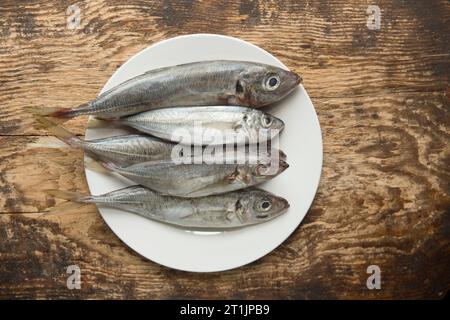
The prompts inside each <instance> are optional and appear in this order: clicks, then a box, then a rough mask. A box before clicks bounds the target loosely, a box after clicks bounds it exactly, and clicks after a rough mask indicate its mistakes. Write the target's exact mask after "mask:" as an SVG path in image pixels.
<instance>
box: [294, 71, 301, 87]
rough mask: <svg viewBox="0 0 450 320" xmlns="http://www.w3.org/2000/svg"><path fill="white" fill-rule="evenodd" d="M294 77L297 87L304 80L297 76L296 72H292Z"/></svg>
mask: <svg viewBox="0 0 450 320" xmlns="http://www.w3.org/2000/svg"><path fill="white" fill-rule="evenodd" d="M292 75H293V79H294V83H295V85H297V86H298V85H299V84H300V83H301V82H302V81H303V78H302V77H301V76H300V75H298V74H296V73H295V72H292Z"/></svg>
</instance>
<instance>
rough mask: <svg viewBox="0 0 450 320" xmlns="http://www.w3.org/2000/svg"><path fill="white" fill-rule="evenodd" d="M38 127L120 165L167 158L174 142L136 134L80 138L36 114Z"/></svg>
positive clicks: (100, 157) (90, 154)
mask: <svg viewBox="0 0 450 320" xmlns="http://www.w3.org/2000/svg"><path fill="white" fill-rule="evenodd" d="M36 120H37V121H38V123H39V124H40V127H42V128H44V129H46V130H48V131H50V132H51V133H52V134H54V135H55V137H56V138H58V139H60V140H61V141H63V142H64V143H66V144H68V145H69V146H71V147H74V148H77V149H83V150H84V151H85V153H86V154H87V155H89V156H90V157H93V158H95V159H99V160H102V161H114V162H115V163H117V164H120V165H132V164H136V163H141V162H147V161H157V160H170V159H171V158H172V156H175V155H172V151H173V150H174V147H175V144H174V143H171V142H168V141H164V140H161V139H159V138H156V137H152V136H148V135H139V134H128V135H120V136H112V137H107V138H101V139H92V140H83V139H80V138H79V137H77V136H76V135H75V134H73V133H72V132H70V131H68V130H67V129H65V128H64V127H62V126H60V125H59V124H58V123H55V122H53V121H51V120H50V119H49V118H45V117H42V116H36Z"/></svg>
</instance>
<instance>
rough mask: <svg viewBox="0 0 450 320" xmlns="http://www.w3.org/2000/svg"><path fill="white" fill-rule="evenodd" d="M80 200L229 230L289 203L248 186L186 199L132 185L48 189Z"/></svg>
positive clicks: (279, 210) (176, 223)
mask: <svg viewBox="0 0 450 320" xmlns="http://www.w3.org/2000/svg"><path fill="white" fill-rule="evenodd" d="M47 193H49V194H51V195H53V196H55V197H58V198H62V199H66V200H71V201H75V202H79V203H96V204H99V205H105V206H108V207H112V208H116V209H120V210H124V211H128V212H132V213H136V214H138V215H141V216H143V217H145V218H149V219H152V220H156V221H159V222H164V223H168V224H171V225H174V226H178V227H183V228H188V229H200V230H227V229H233V228H240V227H245V226H250V225H255V224H260V223H263V222H266V221H269V220H272V219H274V218H276V217H278V216H279V215H281V214H283V213H284V212H286V210H287V209H288V208H289V203H288V202H287V201H286V200H285V199H283V198H281V197H278V196H275V195H273V194H272V193H270V192H267V191H264V190H260V189H256V188H248V189H245V190H241V191H234V192H229V193H225V194H222V195H219V196H206V197H200V198H193V199H185V198H179V197H173V196H167V195H161V194H159V193H157V192H154V191H152V190H150V189H147V188H144V187H142V186H131V187H126V188H123V189H120V190H116V191H112V192H109V193H106V194H103V195H98V196H84V195H81V194H79V193H74V192H67V191H59V190H47Z"/></svg>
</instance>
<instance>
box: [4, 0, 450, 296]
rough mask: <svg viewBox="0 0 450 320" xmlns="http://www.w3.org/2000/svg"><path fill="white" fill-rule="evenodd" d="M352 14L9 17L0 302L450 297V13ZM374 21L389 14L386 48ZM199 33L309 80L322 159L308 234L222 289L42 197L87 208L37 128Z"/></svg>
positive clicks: (193, 8)
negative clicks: (162, 45)
mask: <svg viewBox="0 0 450 320" xmlns="http://www.w3.org/2000/svg"><path fill="white" fill-rule="evenodd" d="M347 3H349V2H348V1H343V0H332V1H305V0H302V1H262V0H261V1H258V0H241V1H238V0H233V1H192V0H184V1H178V2H172V1H154V2H150V1H142V0H128V1H106V0H96V1H79V2H77V5H78V7H79V9H80V13H81V15H80V18H81V25H80V29H74V30H71V29H70V28H68V26H69V27H71V26H72V25H71V24H69V25H67V23H66V19H67V13H66V10H67V7H68V6H69V5H71V4H72V3H71V1H66V0H60V1H12V0H2V2H1V4H0V108H1V113H0V135H1V136H0V213H1V214H0V297H1V298H52V299H53V298H95V299H97V298H121V299H122V298H149V299H153V298H238V299H240V298H245V299H253V298H260V299H266V298H276V299H284V298H288V299H294V298H299V299H316V298H318V299H323V298H338V299H348V298H357V299H361V298H362V299H379V298H389V299H390V298H402V299H409V298H441V297H443V296H444V295H445V294H446V292H447V291H448V290H449V287H450V272H449V265H450V219H449V218H450V217H449V214H450V103H449V97H450V91H449V74H450V28H449V25H450V4H449V2H448V1H445V0H441V1H394V0H378V1H362V0H358V1H351V3H352V4H347ZM371 4H376V5H377V6H378V7H379V8H380V11H381V20H380V24H379V27H380V28H379V30H377V24H376V19H375V15H376V13H375V14H374V15H370V14H369V15H368V13H367V10H368V6H369V5H371ZM370 10H373V9H370ZM370 10H369V11H370ZM375 10H376V9H375ZM69 13H70V12H69ZM368 21H369V22H368ZM190 33H219V34H225V35H230V36H234V37H239V38H241V39H244V40H247V41H250V42H252V43H254V44H256V45H258V46H260V47H262V48H264V49H266V50H267V51H269V52H270V53H272V54H274V55H275V56H276V57H278V58H279V59H280V60H282V61H283V63H285V64H286V65H287V66H288V67H289V68H291V69H292V70H294V71H296V72H299V73H301V74H302V75H303V77H304V86H305V88H306V89H307V91H308V93H309V94H310V96H311V99H312V100H313V103H314V105H315V107H316V110H317V113H318V116H319V119H320V123H321V127H322V134H323V142H324V165H323V172H322V178H321V182H320V186H319V190H318V193H317V195H316V198H315V200H314V203H313V205H312V207H311V209H310V210H309V212H308V214H307V216H306V218H305V220H304V221H303V222H302V224H301V225H300V227H299V228H298V229H297V230H296V231H295V232H294V233H293V234H292V235H291V236H290V237H289V238H288V239H287V240H286V241H285V242H284V243H283V244H282V245H281V246H280V247H279V248H277V249H276V250H274V251H273V252H272V253H270V254H269V255H267V256H265V257H264V258H262V259H260V260H258V261H256V262H254V263H252V264H250V265H247V266H245V267H242V268H239V269H236V270H232V271H227V272H221V273H214V274H193V273H187V272H181V271H174V270H170V269H168V268H165V267H162V266H159V265H157V264H155V263H153V262H151V261H147V260H146V259H144V258H142V257H141V256H139V255H138V254H136V253H135V252H133V251H132V250H131V249H129V248H128V247H127V246H126V245H124V244H123V243H122V242H121V241H120V240H119V239H118V238H117V237H116V236H115V235H114V234H113V233H112V231H111V230H110V229H109V228H108V227H107V226H106V225H105V223H104V222H103V220H102V218H101V217H100V216H99V214H98V212H97V210H96V208H95V207H94V206H86V207H82V208H78V209H73V210H70V211H68V212H65V213H58V210H56V211H55V213H51V214H45V213H46V212H47V211H48V210H49V208H51V207H53V206H55V205H59V204H60V202H59V201H57V202H56V203H55V201H54V200H53V199H52V198H51V197H49V196H46V195H45V194H44V193H43V191H42V190H44V189H50V188H56V189H61V190H79V191H83V192H87V191H88V189H87V185H86V181H85V177H84V169H83V157H82V153H81V152H79V151H75V150H72V149H70V148H69V147H67V146H66V145H64V144H63V143H61V142H59V141H58V140H57V139H56V138H54V137H52V136H49V135H48V133H47V132H46V131H44V130H39V129H36V128H35V127H34V125H35V122H34V120H33V117H32V116H31V115H30V114H28V113H27V112H26V111H25V107H27V106H38V107H48V106H53V107H55V106H75V105H78V104H80V103H83V102H85V101H87V100H90V99H92V98H94V97H95V96H96V95H97V94H98V92H99V90H100V89H101V88H102V86H103V85H104V83H105V82H106V80H107V79H108V78H109V77H110V76H111V74H112V73H113V72H114V71H115V70H116V69H117V68H118V67H119V66H120V65H121V64H122V63H124V62H125V61H126V60H127V59H129V58H130V57H131V56H132V55H133V54H135V53H137V52H139V51H140V50H142V49H144V48H146V47H147V46H149V45H151V44H153V43H156V42H158V41H160V40H163V39H167V38H170V37H174V36H177V35H181V34H190ZM180 54H183V53H182V52H180ZM85 125H86V118H79V119H76V120H72V121H69V122H68V123H67V128H69V129H70V130H73V131H74V132H76V133H77V134H79V135H83V132H84V127H85ZM301 178H302V177H298V179H301ZM154 245H157V244H154ZM243 245H245V244H243ZM70 265H78V266H79V267H80V269H81V281H82V282H81V289H80V290H77V289H73V290H69V289H68V288H67V286H66V280H67V277H68V276H69V275H68V274H67V273H66V271H67V267H68V266H70ZM370 265H377V266H379V268H380V270H381V289H379V290H377V289H373V290H369V289H368V288H367V286H366V280H367V278H368V277H369V276H370V274H368V273H367V272H366V271H367V267H368V266H370Z"/></svg>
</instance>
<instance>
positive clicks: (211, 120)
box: [117, 106, 284, 145]
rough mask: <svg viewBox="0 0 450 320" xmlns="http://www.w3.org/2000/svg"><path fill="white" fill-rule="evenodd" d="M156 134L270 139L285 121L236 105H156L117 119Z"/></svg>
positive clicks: (186, 138)
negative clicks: (147, 109) (161, 107)
mask: <svg viewBox="0 0 450 320" xmlns="http://www.w3.org/2000/svg"><path fill="white" fill-rule="evenodd" d="M117 121H118V122H119V123H121V124H125V125H127V126H130V127H132V128H134V129H137V130H139V131H142V132H145V133H148V134H151V135H153V136H156V137H159V138H162V139H165V140H170V141H173V142H182V143H184V144H195V145H221V144H224V143H226V142H227V143H237V144H244V143H256V142H262V141H268V140H270V139H271V138H273V137H274V136H276V135H277V134H278V133H279V132H280V131H282V130H283V128H284V123H283V121H282V120H281V119H278V118H276V117H274V116H272V115H270V114H268V113H265V112H263V111H261V110H256V109H251V108H246V107H236V106H207V107H173V108H164V109H156V110H151V111H147V112H142V113H138V114H136V115H132V116H128V117H124V118H120V119H118V120H117Z"/></svg>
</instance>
